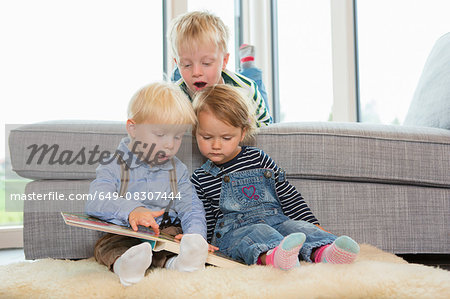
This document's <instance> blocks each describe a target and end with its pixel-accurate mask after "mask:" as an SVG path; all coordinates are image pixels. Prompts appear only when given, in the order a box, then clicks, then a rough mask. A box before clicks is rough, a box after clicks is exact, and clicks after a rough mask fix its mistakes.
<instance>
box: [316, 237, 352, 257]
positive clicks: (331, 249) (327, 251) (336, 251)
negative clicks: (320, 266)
mask: <svg viewBox="0 0 450 299" xmlns="http://www.w3.org/2000/svg"><path fill="white" fill-rule="evenodd" d="M358 253H359V245H358V243H356V242H355V241H353V239H351V238H350V237H347V236H340V237H339V238H337V239H336V240H335V241H334V242H333V243H332V244H330V245H325V246H322V247H321V248H319V249H318V251H317V253H316V258H315V262H316V263H317V262H322V263H330V264H351V263H353V262H354V261H355V259H356V256H357V255H358Z"/></svg>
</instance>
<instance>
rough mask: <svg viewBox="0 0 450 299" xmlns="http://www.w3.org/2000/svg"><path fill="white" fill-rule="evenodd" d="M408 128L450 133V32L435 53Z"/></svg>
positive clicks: (422, 79)
mask: <svg viewBox="0 0 450 299" xmlns="http://www.w3.org/2000/svg"><path fill="white" fill-rule="evenodd" d="M404 124H405V125H413V126H424V127H436V128H443V129H449V130H450V32H449V33H447V34H445V35H443V36H442V37H441V38H439V39H438V41H437V42H436V44H435V45H434V47H433V49H432V50H431V53H430V55H429V56H428V59H427V61H426V63H425V66H424V68H423V71H422V75H421V76H420V79H419V83H418V85H417V88H416V91H415V92H414V95H413V99H412V101H411V106H410V107H409V110H408V114H407V115H406V118H405V121H404Z"/></svg>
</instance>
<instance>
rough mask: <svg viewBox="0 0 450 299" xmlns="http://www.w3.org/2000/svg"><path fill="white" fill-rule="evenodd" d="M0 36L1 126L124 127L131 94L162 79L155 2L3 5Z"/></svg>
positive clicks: (50, 0) (46, 0)
mask: <svg viewBox="0 0 450 299" xmlns="http://www.w3.org/2000/svg"><path fill="white" fill-rule="evenodd" d="M0 37H1V42H2V46H1V47H0V65H1V67H0V82H2V83H1V88H0V98H1V103H2V106H3V107H2V109H0V110H1V111H2V117H1V122H2V127H3V128H5V124H26V123H34V122H39V121H47V120H56V119H65V120H67V119H81V120H83V119H84V120H86V119H92V120H117V121H124V122H125V121H126V117H127V114H126V110H127V105H128V101H129V100H130V98H131V97H132V95H133V94H134V92H136V91H137V90H138V89H139V88H141V87H142V86H143V85H145V84H147V83H149V82H152V81H155V80H161V79H162V78H163V68H162V41H163V39H162V38H163V37H162V3H161V1H147V0H133V1H117V0H95V1H91V0H76V1H75V0H72V1H59V0H40V1H34V0H17V1H2V2H1V4H0ZM1 131H2V132H1V134H2V136H1V138H0V140H1V142H2V145H0V161H1V165H2V168H1V169H5V163H7V162H6V161H5V146H6V142H5V129H2V130H1ZM8 158H9V157H8ZM4 177H5V176H4V172H3V173H2V186H4V184H3V180H4ZM2 190H4V189H2ZM2 194H3V195H2V196H3V197H4V191H2ZM0 200H2V198H0ZM0 209H2V204H1V203H0ZM0 213H2V212H1V210H0ZM3 219H5V218H2V216H1V215H0V223H1V222H2V221H3ZM8 221H9V220H8ZM4 222H7V221H6V220H5V221H4Z"/></svg>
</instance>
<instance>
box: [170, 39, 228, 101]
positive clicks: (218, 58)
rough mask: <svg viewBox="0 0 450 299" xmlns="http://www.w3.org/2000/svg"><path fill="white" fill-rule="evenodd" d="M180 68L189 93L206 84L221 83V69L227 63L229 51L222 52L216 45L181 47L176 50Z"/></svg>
mask: <svg viewBox="0 0 450 299" xmlns="http://www.w3.org/2000/svg"><path fill="white" fill-rule="evenodd" d="M178 54H179V61H177V60H176V59H175V63H176V64H177V65H178V68H179V69H180V74H181V76H182V77H183V79H184V82H185V83H186V85H187V87H188V89H189V91H190V93H191V94H194V93H196V92H197V91H199V90H202V89H203V88H205V87H206V86H208V85H214V84H219V83H222V76H221V74H222V70H224V69H225V68H226V66H227V63H228V58H229V56H230V54H229V53H223V52H222V51H221V50H220V49H219V48H218V47H217V46H216V45H214V44H209V45H200V46H198V47H197V48H196V49H195V48H194V49H188V48H187V47H181V48H180V49H179V51H178Z"/></svg>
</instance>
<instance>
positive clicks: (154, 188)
mask: <svg viewBox="0 0 450 299" xmlns="http://www.w3.org/2000/svg"><path fill="white" fill-rule="evenodd" d="M195 121H196V117H195V114H194V112H193V109H192V105H191V103H190V102H189V100H188V99H187V97H186V95H184V93H183V92H182V91H181V90H180V89H179V88H178V87H177V86H176V85H175V84H172V83H164V82H161V83H153V84H150V85H148V86H146V87H144V88H142V89H141V90H140V91H138V92H137V93H136V94H135V95H134V97H133V98H132V99H131V101H130V104H129V107H128V121H127V124H126V129H127V132H128V135H129V136H128V137H125V138H124V139H122V141H121V142H120V144H119V146H118V148H117V150H116V152H115V154H114V156H113V157H109V158H108V159H107V161H108V163H102V165H100V166H99V167H98V168H97V171H96V174H97V175H96V179H95V180H94V181H93V182H92V183H91V185H90V190H89V192H90V194H92V195H94V199H93V200H92V201H88V202H87V203H86V206H85V211H86V213H87V214H88V215H91V216H94V217H97V218H100V219H102V220H105V221H109V222H112V223H115V224H119V225H129V226H131V227H132V228H133V230H135V231H137V229H138V225H142V226H146V227H151V228H152V229H153V230H154V231H155V233H156V234H159V230H160V224H161V220H162V219H161V218H162V217H161V216H162V215H163V213H164V212H165V211H164V209H165V208H166V207H167V205H168V204H170V205H171V206H170V210H169V213H168V216H169V217H170V220H171V221H172V222H176V221H177V219H178V220H180V222H181V228H182V231H181V229H180V228H179V226H178V227H174V226H171V227H169V228H170V229H172V230H174V231H175V232H173V233H172V235H175V238H176V239H181V248H180V254H179V255H178V256H174V255H172V257H171V256H170V255H168V254H167V253H165V252H164V253H163V254H160V253H155V254H153V253H152V247H151V245H150V243H148V242H142V240H139V239H136V238H131V237H126V236H120V235H113V234H107V235H105V236H103V237H102V238H100V239H99V240H98V242H97V244H96V245H95V249H94V255H95V258H96V260H97V261H98V262H99V263H101V264H104V265H106V266H107V267H109V269H110V270H112V271H113V272H114V273H116V274H117V275H118V276H119V278H120V282H121V283H122V284H123V285H125V286H128V285H131V284H133V283H137V282H139V281H140V280H141V279H142V278H143V277H144V275H145V271H146V270H147V268H149V266H150V264H152V265H153V266H160V267H163V266H165V268H168V269H174V270H178V271H186V272H191V271H195V270H198V269H203V268H204V265H205V261H206V257H207V254H208V245H207V243H206V241H205V239H206V222H205V211H204V208H203V205H202V202H201V201H200V200H199V199H198V197H197V194H196V192H195V189H194V188H193V186H192V184H191V183H190V181H189V172H188V170H187V167H186V166H185V165H184V164H183V163H182V162H181V161H180V160H179V159H178V158H176V157H175V154H176V153H177V152H178V150H179V148H180V145H181V141H182V138H183V135H184V133H185V132H186V130H187V128H188V127H189V126H190V125H193V124H194V123H195ZM125 172H126V174H125V175H124V173H125ZM126 179H128V185H127V180H126ZM126 185H127V187H125V186H126ZM124 188H125V190H124ZM174 189H175V190H174ZM163 231H164V230H163ZM183 233H184V235H183ZM152 260H153V263H152Z"/></svg>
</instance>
